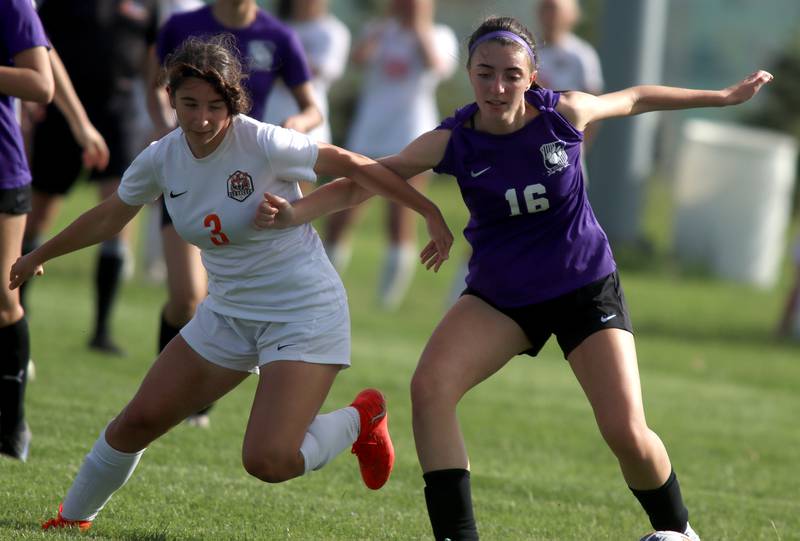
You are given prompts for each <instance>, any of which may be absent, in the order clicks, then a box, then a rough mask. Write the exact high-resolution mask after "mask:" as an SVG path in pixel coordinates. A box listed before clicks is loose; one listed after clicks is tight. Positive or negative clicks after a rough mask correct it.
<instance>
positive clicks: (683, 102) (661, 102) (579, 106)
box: [557, 70, 772, 130]
mask: <svg viewBox="0 0 800 541" xmlns="http://www.w3.org/2000/svg"><path fill="white" fill-rule="evenodd" d="M771 80H772V75H771V74H770V73H769V72H766V71H764V70H759V71H756V72H754V73H752V74H750V75H748V76H747V77H745V78H744V79H742V80H741V81H739V82H738V83H736V84H733V85H731V86H729V87H727V88H723V89H721V90H697V89H692V88H676V87H671V86H660V85H642V86H633V87H630V88H626V89H624V90H620V91H618V92H611V93H609V94H603V95H601V96H592V95H590V94H585V93H582V92H567V93H564V94H563V95H562V97H561V100H560V101H559V104H558V107H557V109H558V111H559V112H560V113H562V114H563V115H564V116H566V117H567V119H568V120H570V121H571V122H572V124H573V125H574V126H575V127H576V128H578V129H580V130H582V129H584V128H585V127H586V125H587V124H589V123H590V122H593V121H597V120H602V119H604V118H611V117H618V116H630V115H638V114H641V113H647V112H650V111H666V110H672V109H692V108H695V107H725V106H728V105H738V104H740V103H744V102H746V101H747V100H749V99H750V98H752V97H753V96H755V95H756V94H757V93H758V91H759V90H761V87H762V86H764V85H765V84H767V83H768V82H770V81H771Z"/></svg>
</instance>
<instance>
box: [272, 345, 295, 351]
mask: <svg viewBox="0 0 800 541" xmlns="http://www.w3.org/2000/svg"><path fill="white" fill-rule="evenodd" d="M293 345H294V344H283V345H282V346H281V345H279V346H278V347H277V348H276V349H277V350H278V351H280V350H282V349H283V348H288V347H289V346H293Z"/></svg>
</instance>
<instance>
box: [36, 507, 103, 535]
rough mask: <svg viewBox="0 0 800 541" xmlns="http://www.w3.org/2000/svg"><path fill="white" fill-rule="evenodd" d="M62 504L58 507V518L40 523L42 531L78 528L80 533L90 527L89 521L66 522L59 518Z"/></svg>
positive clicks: (90, 522)
mask: <svg viewBox="0 0 800 541" xmlns="http://www.w3.org/2000/svg"><path fill="white" fill-rule="evenodd" d="M63 507H64V504H63V503H62V504H60V505H59V506H58V516H56V518H51V519H50V520H48V521H47V522H43V523H42V530H49V529H50V528H78V529H79V530H80V531H82V532H85V531H88V530H89V528H91V527H92V521H91V520H67V519H65V518H64V517H62V516H61V509H62V508H63Z"/></svg>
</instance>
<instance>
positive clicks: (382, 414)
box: [369, 410, 386, 424]
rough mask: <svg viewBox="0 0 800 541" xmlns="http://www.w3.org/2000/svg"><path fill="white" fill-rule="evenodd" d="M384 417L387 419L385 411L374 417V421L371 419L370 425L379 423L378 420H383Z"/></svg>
mask: <svg viewBox="0 0 800 541" xmlns="http://www.w3.org/2000/svg"><path fill="white" fill-rule="evenodd" d="M384 417H386V410H383V411H382V412H380V413H379V414H378V415H376V416H375V417H373V418H372V419H370V420H369V423H370V424H372V423H374V422H375V421H377V420H378V419H383V418H384Z"/></svg>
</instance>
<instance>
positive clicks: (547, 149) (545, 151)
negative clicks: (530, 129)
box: [539, 141, 569, 175]
mask: <svg viewBox="0 0 800 541" xmlns="http://www.w3.org/2000/svg"><path fill="white" fill-rule="evenodd" d="M539 151H540V152H541V153H542V159H543V160H544V166H545V168H546V169H547V174H548V175H552V174H554V173H558V172H559V171H562V170H564V169H566V168H567V167H569V157H568V156H567V151H566V149H565V148H564V141H553V142H552V143H545V144H543V145H542V146H540V147H539Z"/></svg>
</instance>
